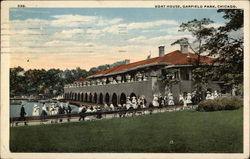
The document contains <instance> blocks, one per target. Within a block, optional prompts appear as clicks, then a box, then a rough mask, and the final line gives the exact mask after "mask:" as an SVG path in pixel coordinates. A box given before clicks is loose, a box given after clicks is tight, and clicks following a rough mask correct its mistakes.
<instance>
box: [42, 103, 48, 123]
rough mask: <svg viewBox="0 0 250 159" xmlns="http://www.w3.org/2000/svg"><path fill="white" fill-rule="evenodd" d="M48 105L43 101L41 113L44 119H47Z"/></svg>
mask: <svg viewBox="0 0 250 159" xmlns="http://www.w3.org/2000/svg"><path fill="white" fill-rule="evenodd" d="M47 115H48V114H47V107H46V104H45V103H43V107H42V113H41V117H42V121H45V116H47Z"/></svg>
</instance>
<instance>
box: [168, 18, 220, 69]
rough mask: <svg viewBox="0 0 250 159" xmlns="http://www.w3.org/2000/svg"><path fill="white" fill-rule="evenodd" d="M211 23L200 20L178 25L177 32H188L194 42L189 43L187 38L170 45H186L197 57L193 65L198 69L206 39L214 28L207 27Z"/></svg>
mask: <svg viewBox="0 0 250 159" xmlns="http://www.w3.org/2000/svg"><path fill="white" fill-rule="evenodd" d="M212 23H213V21H212V20H210V19H207V18H203V19H201V20H197V19H194V20H191V21H188V22H187V23H182V24H181V25H180V29H179V31H182V32H184V31H188V32H190V33H191V35H192V36H193V37H194V40H193V41H192V42H190V40H189V39H188V38H181V39H178V40H177V41H175V42H174V43H172V44H171V45H175V44H181V43H186V44H187V45H188V46H189V48H190V49H191V50H192V51H193V52H194V53H195V54H196V55H197V59H195V64H196V66H197V67H198V66H199V65H200V58H201V55H202V54H203V53H205V52H206V50H207V45H206V43H207V39H208V38H210V37H211V36H212V35H213V33H214V31H215V28H214V27H211V26H209V25H210V24H212Z"/></svg>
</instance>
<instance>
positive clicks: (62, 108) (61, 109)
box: [58, 103, 64, 122]
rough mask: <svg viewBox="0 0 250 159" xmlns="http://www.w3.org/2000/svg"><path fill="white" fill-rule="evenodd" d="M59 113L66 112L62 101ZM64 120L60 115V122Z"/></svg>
mask: <svg viewBox="0 0 250 159" xmlns="http://www.w3.org/2000/svg"><path fill="white" fill-rule="evenodd" d="M58 114H59V115H61V114H64V107H63V104H62V103H61V105H60V106H59V108H58ZM62 121H63V119H62V118H61V117H60V119H59V122H62Z"/></svg>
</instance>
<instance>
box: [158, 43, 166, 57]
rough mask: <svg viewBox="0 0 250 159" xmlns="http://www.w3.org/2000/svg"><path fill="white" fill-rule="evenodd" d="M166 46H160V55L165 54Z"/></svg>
mask: <svg viewBox="0 0 250 159" xmlns="http://www.w3.org/2000/svg"><path fill="white" fill-rule="evenodd" d="M164 47H165V46H159V57H162V56H164V54H165V51H164Z"/></svg>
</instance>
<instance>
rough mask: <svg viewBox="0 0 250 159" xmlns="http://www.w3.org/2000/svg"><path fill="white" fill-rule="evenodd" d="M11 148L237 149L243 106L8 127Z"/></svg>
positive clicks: (61, 150) (241, 139)
mask: <svg viewBox="0 0 250 159" xmlns="http://www.w3.org/2000/svg"><path fill="white" fill-rule="evenodd" d="M10 150H11V151H12V152H220V153H224V152H238V153H240V152H242V151H243V109H242V108H241V109H239V110H233V111H218V112H196V111H185V112H171V113H169V112H166V113H160V114H153V115H144V116H136V117H127V118H114V119H105V120H99V121H85V122H76V123H64V124H50V125H37V126H27V127H25V126H23V127H12V128H10Z"/></svg>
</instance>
